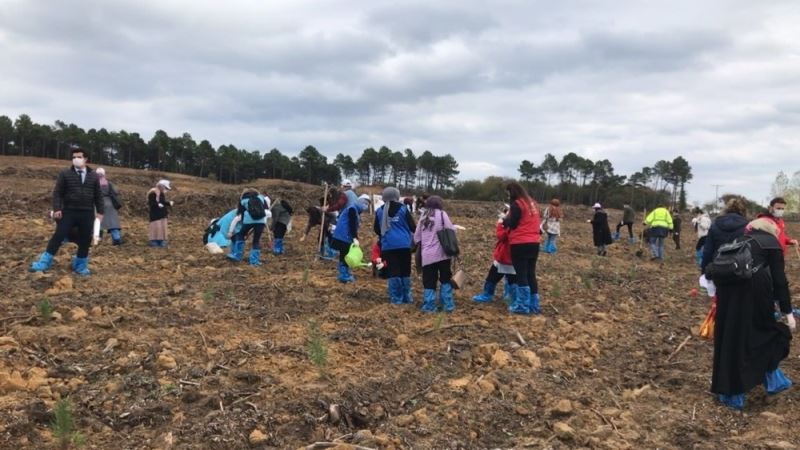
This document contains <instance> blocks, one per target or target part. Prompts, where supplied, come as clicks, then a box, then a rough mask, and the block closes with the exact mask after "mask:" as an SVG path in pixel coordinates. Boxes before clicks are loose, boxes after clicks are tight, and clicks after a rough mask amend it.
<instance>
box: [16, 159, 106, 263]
mask: <svg viewBox="0 0 800 450" xmlns="http://www.w3.org/2000/svg"><path fill="white" fill-rule="evenodd" d="M71 153H72V167H70V168H69V169H65V170H63V171H61V172H60V173H59V174H58V178H57V179H56V186H55V188H54V189H53V219H55V220H56V221H57V223H58V225H56V231H55V233H54V234H53V237H52V238H50V242H48V244H47V250H45V252H44V253H42V254H41V255H40V256H39V259H38V260H36V261H35V262H34V263H33V264H31V267H30V271H31V272H43V271H45V270H48V269H49V268H50V266H52V265H53V257H54V256H55V254H56V253H58V249H59V248H61V244H62V243H63V242H64V240H65V238H67V236H69V234H70V231H71V230H72V229H73V228H77V229H78V240H77V241H78V242H77V244H78V253H77V255H76V256H75V258H73V260H72V270H73V271H74V272H75V273H77V274H79V275H89V273H90V272H89V245H90V244H91V242H92V231H93V229H94V220H95V218H97V219H98V220H100V221H102V220H103V212H104V204H103V193H102V191H101V190H100V182H99V180H98V178H97V173H95V171H94V170H92V168H90V167H87V166H86V163H87V161H89V156H88V153H87V152H86V151H85V150H83V149H81V148H79V147H73V148H72V152H71Z"/></svg>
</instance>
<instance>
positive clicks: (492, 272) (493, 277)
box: [486, 264, 517, 284]
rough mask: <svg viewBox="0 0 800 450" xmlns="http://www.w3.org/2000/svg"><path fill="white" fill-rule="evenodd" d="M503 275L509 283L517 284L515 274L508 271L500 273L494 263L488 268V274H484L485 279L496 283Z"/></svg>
mask: <svg viewBox="0 0 800 450" xmlns="http://www.w3.org/2000/svg"><path fill="white" fill-rule="evenodd" d="M515 270H516V269H515ZM503 277H506V279H507V280H508V282H509V283H510V284H517V276H516V275H512V274H510V273H500V272H498V271H497V267H495V265H494V264H492V267H491V268H490V269H489V274H488V275H486V281H488V282H490V283H494V284H497V283H499V282H500V280H502V279H503Z"/></svg>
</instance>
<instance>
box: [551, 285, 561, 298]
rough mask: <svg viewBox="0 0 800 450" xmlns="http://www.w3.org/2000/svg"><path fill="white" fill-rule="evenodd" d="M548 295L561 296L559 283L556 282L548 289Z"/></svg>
mask: <svg viewBox="0 0 800 450" xmlns="http://www.w3.org/2000/svg"><path fill="white" fill-rule="evenodd" d="M550 295H551V296H552V297H554V298H561V283H558V282H556V283H555V284H554V285H553V289H551V290H550Z"/></svg>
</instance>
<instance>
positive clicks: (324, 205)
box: [316, 182, 330, 252]
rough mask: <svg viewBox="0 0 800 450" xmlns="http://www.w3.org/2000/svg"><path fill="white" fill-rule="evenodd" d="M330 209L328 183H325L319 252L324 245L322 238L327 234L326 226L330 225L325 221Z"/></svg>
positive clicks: (318, 243) (318, 242)
mask: <svg viewBox="0 0 800 450" xmlns="http://www.w3.org/2000/svg"><path fill="white" fill-rule="evenodd" d="M327 209H328V183H327V182H326V183H325V193H324V194H322V220H320V224H319V241H317V250H316V251H317V252H319V249H320V248H321V247H322V238H323V236H325V226H326V225H330V224H327V223H325V222H326V220H325V218H326V212H327Z"/></svg>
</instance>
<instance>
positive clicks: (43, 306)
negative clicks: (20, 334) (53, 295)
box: [39, 297, 53, 323]
mask: <svg viewBox="0 0 800 450" xmlns="http://www.w3.org/2000/svg"><path fill="white" fill-rule="evenodd" d="M39 315H40V316H41V317H42V321H43V322H44V323H50V319H52V318H53V304H52V303H50V299H49V298H47V297H45V298H43V299H42V301H41V302H39Z"/></svg>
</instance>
